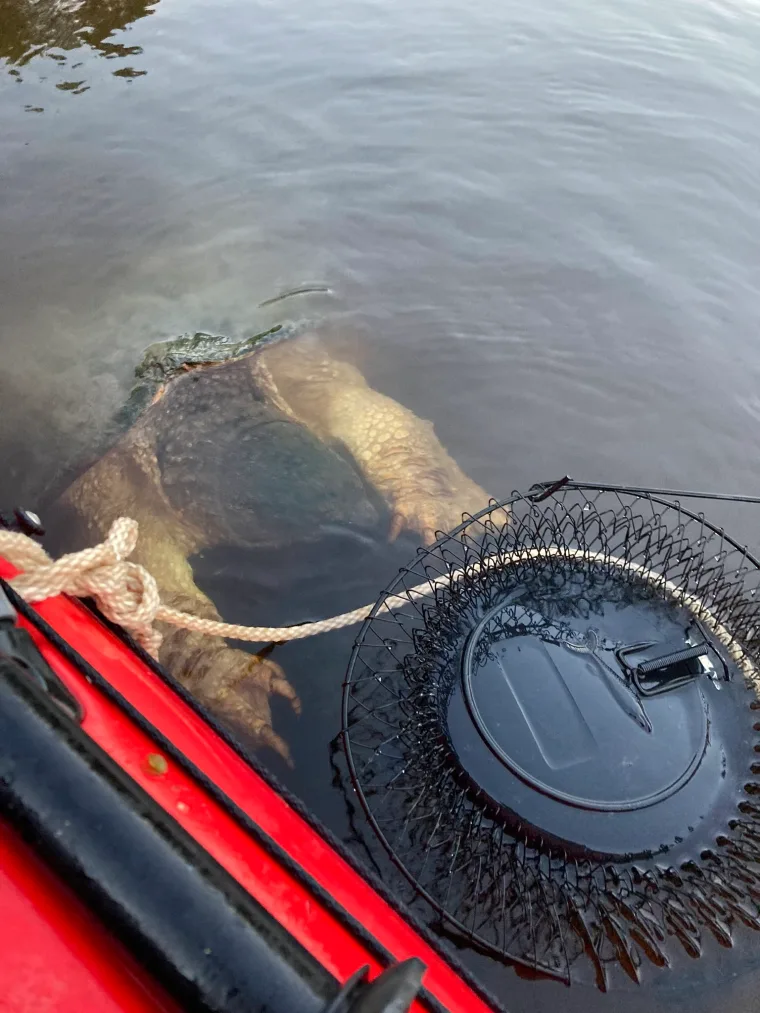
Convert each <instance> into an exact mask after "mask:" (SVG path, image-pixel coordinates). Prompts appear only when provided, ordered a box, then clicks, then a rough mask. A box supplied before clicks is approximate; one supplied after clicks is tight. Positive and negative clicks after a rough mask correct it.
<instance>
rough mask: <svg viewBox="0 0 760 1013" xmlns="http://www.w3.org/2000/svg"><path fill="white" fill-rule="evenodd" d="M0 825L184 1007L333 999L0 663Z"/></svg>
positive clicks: (304, 962) (325, 980)
mask: <svg viewBox="0 0 760 1013" xmlns="http://www.w3.org/2000/svg"><path fill="white" fill-rule="evenodd" d="M0 815H2V816H3V817H5V818H6V819H7V820H8V822H9V823H11V824H12V825H13V826H15V827H16V828H17V830H18V831H19V832H20V833H21V835H22V836H23V837H24V838H25V839H26V840H27V841H28V842H29V843H31V844H32V845H33V846H34V848H35V850H36V851H37V852H38V853H39V854H40V856H41V857H42V858H43V859H45V860H46V861H47V862H48V863H49V864H50V865H51V867H52V868H53V869H54V870H55V871H56V872H58V873H59V874H60V876H61V877H62V878H63V879H64V880H65V881H66V882H67V883H68V884H69V885H70V886H71V887H72V888H73V889H74V890H75V892H76V893H77V895H78V896H80V897H81V898H82V899H83V900H84V901H85V902H86V903H87V904H88V905H89V907H90V908H91V909H92V910H93V911H94V912H95V913H96V914H97V915H99V916H100V917H101V919H102V920H103V922H104V924H105V925H106V926H107V927H108V930H109V931H110V932H112V933H113V934H114V935H115V936H116V937H117V938H119V939H120V940H121V941H122V942H123V943H124V944H126V945H127V947H128V948H129V949H130V950H131V951H132V953H134V955H135V956H136V957H137V959H138V960H139V961H140V963H141V964H142V965H143V966H144V967H145V968H146V970H147V971H148V972H149V973H151V974H153V975H154V977H155V978H156V980H157V981H159V982H160V983H161V984H162V985H163V986H164V987H165V989H166V990H167V992H169V994H171V995H173V996H174V997H175V998H176V999H177V1000H178V1001H179V1002H180V1004H181V1005H182V1006H183V1008H184V1009H186V1010H204V1011H208V1010H214V1011H219V1013H243V1011H245V1013H258V1011H261V1013H264V1011H266V1013H319V1011H321V1010H323V1009H325V1007H329V1005H330V1004H331V1003H332V1002H333V1001H334V1000H335V998H336V997H337V996H338V995H339V994H340V991H341V990H340V986H339V983H338V982H337V981H336V980H335V978H333V977H332V975H330V974H329V973H328V972H327V971H326V970H325V969H324V968H323V967H322V966H321V965H320V964H319V963H318V962H317V961H316V960H315V959H314V958H313V957H312V956H311V955H310V954H309V953H307V951H306V950H304V949H303V947H301V945H300V944H299V943H298V942H297V941H296V940H294V939H293V938H292V937H291V936H290V935H289V934H288V933H287V931H286V930H285V929H284V928H283V927H282V926H281V925H280V924H279V923H278V922H277V921H276V920H275V919H274V918H273V917H272V916H271V915H270V914H269V913H268V912H267V911H266V910H265V909H264V908H262V907H261V906H260V905H259V904H258V903H257V902H256V901H255V900H254V899H253V898H252V897H250V895H248V894H247V893H246V892H245V891H244V890H243V889H242V888H241V887H240V886H239V884H237V883H236V882H235V880H233V879H232V877H231V876H229V874H228V873H227V872H226V871H225V870H224V869H223V868H222V867H221V866H220V865H219V864H218V863H217V862H216V861H215V860H214V859H213V858H211V856H209V855H208V854H207V853H206V852H205V851H204V850H203V849H202V848H201V847H200V846H199V845H198V844H197V842H196V841H194V840H193V838H192V837H190V835H189V834H187V833H186V832H185V831H184V830H183V829H182V827H180V826H179V824H177V823H176V821H175V820H173V819H172V818H171V817H170V816H168V814H167V813H165V812H164V810H163V809H161V808H160V806H158V805H157V804H156V803H155V802H153V800H152V799H150V797H149V796H148V795H147V794H146V793H145V792H143V791H142V789H141V788H140V787H139V785H137V784H136V783H135V782H134V781H132V779H131V778H129V777H128V776H127V775H126V774H125V773H124V772H123V771H122V770H121V769H120V768H119V767H118V766H117V765H116V764H115V763H114V762H113V761H112V760H111V759H110V757H108V755H107V754H106V753H105V752H103V750H101V749H100V748H99V747H98V746H97V745H96V744H95V743H94V742H93V741H92V740H91V739H90V738H89V737H88V736H87V735H85V733H84V732H83V731H82V730H81V729H80V728H79V727H78V725H77V724H76V723H75V722H74V721H72V720H71V718H70V717H69V716H68V715H67V714H66V713H65V712H64V711H63V710H62V709H61V708H60V706H59V704H57V703H56V702H55V701H54V700H53V699H52V698H51V697H50V695H49V694H48V693H47V692H46V690H45V689H44V688H43V687H42V686H40V685H39V683H38V682H36V681H35V680H34V679H32V678H30V675H29V673H28V672H27V671H26V670H24V669H23V668H22V667H20V666H19V665H18V664H17V662H16V661H15V660H13V659H12V658H10V657H8V655H2V654H0ZM370 987H371V986H370Z"/></svg>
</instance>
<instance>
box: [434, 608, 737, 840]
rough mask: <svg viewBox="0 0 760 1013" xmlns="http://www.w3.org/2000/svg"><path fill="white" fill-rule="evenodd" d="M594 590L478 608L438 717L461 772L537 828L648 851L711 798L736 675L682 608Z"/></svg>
mask: <svg viewBox="0 0 760 1013" xmlns="http://www.w3.org/2000/svg"><path fill="white" fill-rule="evenodd" d="M600 590H601V589H599V588H597V592H596V594H595V612H594V613H593V614H592V615H591V616H590V617H589V618H588V619H580V620H579V619H578V618H574V619H573V620H572V621H570V620H568V621H564V620H557V619H555V618H552V616H551V615H548V614H545V613H542V612H539V611H537V610H535V608H534V605H535V602H534V601H533V600H532V597H533V596H532V593H531V591H530V589H529V588H524V589H522V593H521V592H519V591H518V592H513V593H512V594H511V595H510V596H509V601H508V602H507V603H506V604H504V603H503V602H502V603H499V604H497V605H496V606H495V607H493V608H491V609H490V610H489V611H488V612H487V613H486V614H485V615H484V616H483V618H482V619H481V620H480V622H479V623H478V624H477V626H476V627H475V628H474V629H473V631H472V633H471V634H470V636H469V637H468V639H467V641H466V644H465V647H464V650H463V652H462V656H461V662H460V664H461V677H460V678H459V679H457V680H455V681H454V684H453V689H452V691H451V694H450V697H449V700H448V707H447V715H446V716H447V731H448V735H449V739H450V742H451V746H452V748H453V751H454V754H455V755H456V758H457V760H458V761H459V763H460V764H461V765H462V767H463V769H464V771H465V772H466V774H467V776H468V777H469V779H470V780H471V782H472V784H473V786H474V787H476V788H478V789H480V790H481V791H483V792H485V793H486V794H487V795H488V797H489V798H490V799H491V800H492V802H493V803H494V804H496V805H498V806H499V807H500V808H501V809H502V810H503V812H504V813H505V815H507V816H509V815H511V816H512V817H513V818H514V819H515V820H517V821H519V822H520V823H521V824H522V825H523V826H524V825H526V824H527V825H529V826H532V827H533V828H534V830H535V832H536V834H537V835H538V836H541V837H543V838H545V839H550V840H554V841H556V842H557V843H561V844H562V846H563V847H565V848H580V849H582V850H584V851H592V852H595V853H602V854H611V855H632V854H651V853H652V852H656V851H661V850H663V849H667V848H668V847H670V846H671V845H672V844H673V843H676V842H677V841H678V840H679V839H682V838H683V837H685V836H687V835H688V833H689V832H690V830H691V829H693V827H694V826H695V825H697V824H698V823H699V822H700V820H701V819H702V818H703V816H704V815H705V814H706V813H708V812H709V811H710V810H711V809H712V807H713V805H714V803H715V801H716V798H717V796H718V794H719V792H720V790H721V787H722V784H723V777H722V772H723V770H724V768H725V765H726V763H727V762H728V761H727V752H728V751H727V750H726V748H724V743H725V740H726V739H728V741H729V742H730V741H731V738H730V737H731V736H732V735H733V736H735V735H736V734H737V731H738V729H737V728H736V717H737V713H736V692H737V689H735V688H734V687H733V686H732V685H730V684H729V683H727V682H726V674H725V673H726V671H727V668H726V663H725V660H724V659H723V658H722V657H721V655H720V653H719V645H718V644H717V643H713V642H712V641H711V640H710V639H708V638H707V637H706V636H705V631H704V630H703V629H702V628H701V627H700V626H698V624H696V623H695V621H694V617H693V616H691V615H690V614H689V613H687V612H686V610H684V609H681V608H678V607H676V606H674V605H671V606H670V607H669V608H667V607H664V606H663V604H662V603H660V602H653V601H652V600H651V599H649V600H647V599H646V598H642V599H641V600H639V601H628V602H627V603H626V604H625V605H624V606H623V607H621V603H620V602H619V601H614V598H613V596H612V595H611V596H610V600H609V601H607V602H605V600H604V595H603V593H600ZM690 649H691V650H690ZM700 650H701V652H702V653H701V655H700V654H699V651H700ZM681 654H686V655H689V654H691V655H697V656H696V657H687V658H686V660H685V661H684V660H681V658H680V655H681ZM658 657H659V659H661V660H662V667H661V668H657V667H656V665H657V664H658V660H657V659H658ZM652 658H654V666H655V667H652V664H651V659H652ZM641 659H644V660H641ZM669 659H674V660H672V661H671V660H669ZM647 660H649V661H650V666H649V667H650V669H651V672H650V673H649V686H648V685H647V683H646V682H644V681H643V677H642V676H639V675H638V668H639V666H646V664H647ZM657 675H659V676H660V678H659V679H656V678H655V677H656V676H657ZM651 686H654V687H655V691H652V690H651V689H650V688H649V687H651ZM738 691H739V692H742V693H743V688H742V687H740V688H739V689H738Z"/></svg>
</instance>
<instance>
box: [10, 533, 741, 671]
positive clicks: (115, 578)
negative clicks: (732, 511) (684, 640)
mask: <svg viewBox="0 0 760 1013" xmlns="http://www.w3.org/2000/svg"><path fill="white" fill-rule="evenodd" d="M137 536H138V525H137V521H135V520H132V519H131V518H129V517H119V518H118V519H117V520H115V521H114V523H113V524H112V525H111V530H110V531H109V533H108V537H107V538H106V540H105V541H104V542H102V543H101V544H100V545H96V546H94V547H93V548H90V549H83V550H81V551H80V552H71V553H69V554H68V555H65V556H61V558H60V559H57V560H53V559H51V557H50V556H49V555H48V554H47V552H45V550H44V549H43V548H42V547H41V546H40V545H39V544H38V543H37V542H35V541H34V540H33V539H32V538H29V537H28V536H27V535H22V534H18V533H16V532H11V531H0V556H3V557H5V559H7V560H8V562H9V563H11V564H12V565H13V566H15V567H16V569H18V570H20V571H21V573H20V574H19V575H18V576H17V577H14V578H13V579H12V580H11V581H10V584H11V586H12V587H13V588H14V590H15V591H17V592H18V594H20V595H21V597H22V598H23V599H24V600H25V601H27V602H28V603H29V604H34V603H35V602H39V601H44V600H45V599H46V598H52V597H54V596H55V595H58V594H70V595H72V596H74V597H76V598H88V597H89V598H94V599H95V601H96V603H97V605H98V608H99V609H100V610H101V611H102V612H103V614H104V615H105V616H106V617H107V618H108V619H110V620H111V621H112V622H114V623H117V624H118V625H120V626H122V627H123V628H124V629H125V630H128V631H129V633H131V634H132V636H134V638H135V639H136V640H137V641H138V643H140V644H142V646H143V647H144V648H145V649H146V650H147V651H149V652H150V653H151V654H152V655H153V656H154V657H157V656H158V650H159V648H160V646H161V634H160V633H159V631H158V630H157V629H156V628H155V626H154V623H156V622H164V623H169V624H170V625H172V626H178V627H180V628H181V629H185V630H192V631H194V632H197V633H203V634H207V635H208V636H212V637H225V638H227V639H230V640H241V641H253V642H256V643H268V642H271V641H278V642H284V641H290V640H302V639H304V638H306V637H313V636H316V635H317V634H319V633H328V632H330V631H332V630H339V629H343V628H344V627H346V626H353V625H354V624H355V623H359V622H362V621H363V620H364V619H366V618H367V617H368V616H369V615H370V614H371V613H372V611H373V609H374V608H375V605H374V603H372V604H370V605H363V606H362V607H361V608H357V609H353V610H352V611H351V612H344V613H343V614H342V615H339V616H333V617H332V618H330V619H322V620H319V621H318V622H313V623H302V624H301V625H299V626H239V625H236V624H233V623H223V622H218V621H215V620H213V619H202V618H200V617H199V616H193V615H190V614H189V613H187V612H180V611H178V610H177V609H171V608H167V607H166V606H165V605H162V604H161V598H160V595H159V591H158V586H157V584H156V581H155V580H154V578H153V577H152V576H151V575H150V573H148V571H147V570H146V569H145V567H143V566H141V565H140V564H139V563H130V562H128V561H127V557H128V556H129V555H130V554H131V553H132V552H133V550H134V548H135V546H136V544H137ZM555 556H562V557H564V558H566V559H574V560H581V561H584V562H589V563H602V564H604V565H605V566H613V567H616V568H618V569H620V570H623V571H627V572H629V573H634V574H636V575H637V576H639V577H641V578H642V579H643V580H645V581H646V582H648V583H649V584H651V585H652V586H654V587H656V588H658V589H660V590H661V591H663V592H665V593H666V594H667V595H669V596H670V597H671V598H673V599H675V600H676V601H677V602H678V603H680V604H681V605H683V606H685V607H686V608H688V609H689V610H690V611H691V612H692V613H693V614H694V615H695V616H696V617H697V618H698V619H700V620H701V621H702V622H703V623H705V625H706V626H708V627H709V628H710V629H711V630H712V631H713V633H714V634H715V635H716V636H717V638H718V639H719V640H720V641H721V643H722V644H724V646H726V648H727V649H728V651H729V653H730V655H731V657H732V658H733V660H734V661H735V662H736V663H737V665H739V667H740V668H741V670H742V671H743V673H744V674H745V675H746V676H747V678H749V679H750V680H752V681H753V683H755V685H756V686H758V688H760V677H758V672H757V669H756V667H755V664H754V663H753V662H752V660H751V659H750V658H749V656H748V655H747V654H746V653H745V651H744V650H743V649H742V648H741V646H740V645H739V644H738V643H737V642H736V640H735V639H734V637H733V636H732V634H731V633H730V631H729V630H728V629H726V627H725V626H724V625H723V624H722V623H720V622H719V621H718V620H717V619H716V618H715V616H713V614H712V613H711V612H710V610H709V608H708V607H707V606H706V605H705V603H704V602H703V601H701V600H700V599H699V598H697V597H696V595H693V594H691V593H690V592H688V591H684V590H683V589H682V588H680V587H679V586H678V585H677V584H675V583H674V582H673V581H670V580H666V579H665V578H664V577H663V576H662V575H661V574H658V573H657V572H655V571H653V570H652V569H651V568H650V567H646V566H643V565H641V564H639V563H634V562H630V561H628V560H624V559H618V558H617V557H615V556H608V555H606V554H605V553H602V552H589V551H587V550H584V549H573V548H569V547H563V546H554V545H550V546H544V547H540V548H532V549H515V550H514V551H512V552H507V553H497V554H494V555H492V556H489V557H487V558H486V559H485V560H483V561H482V562H480V563H473V564H472V565H471V566H468V567H466V568H463V569H460V570H456V571H454V573H452V574H443V575H442V576H440V577H436V578H435V579H433V580H426V581H424V582H423V583H421V584H418V585H416V586H415V587H413V588H410V589H409V590H407V591H405V592H404V593H403V594H397V595H392V596H390V597H388V598H386V599H385V601H384V602H383V603H382V604H381V606H380V607H379V609H378V614H382V613H383V612H390V611H393V610H394V609H398V608H403V607H404V606H405V605H408V604H410V603H411V602H413V601H415V600H418V599H420V598H424V597H427V596H429V595H430V594H431V593H433V592H434V591H435V589H436V588H437V587H443V586H446V585H448V586H450V585H451V582H452V581H457V580H462V579H463V577H465V576H476V575H477V574H478V573H481V572H483V571H488V570H492V569H494V568H496V567H504V566H510V565H513V564H516V563H521V562H525V561H527V560H530V559H541V558H549V557H555Z"/></svg>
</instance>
